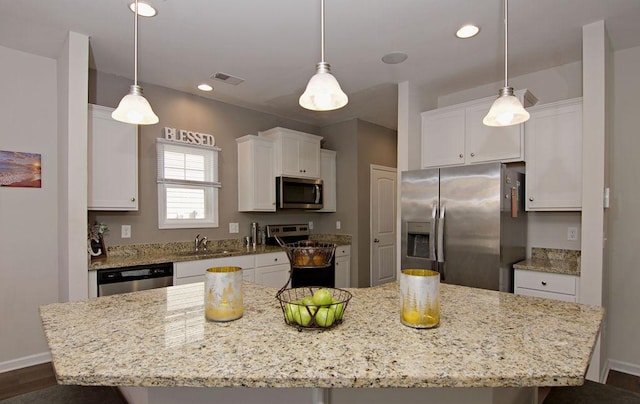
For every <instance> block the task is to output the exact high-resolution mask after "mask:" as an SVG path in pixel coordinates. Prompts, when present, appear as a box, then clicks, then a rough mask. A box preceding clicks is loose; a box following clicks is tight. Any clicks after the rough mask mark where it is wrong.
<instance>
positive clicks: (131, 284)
mask: <svg viewBox="0 0 640 404" xmlns="http://www.w3.org/2000/svg"><path fill="white" fill-rule="evenodd" d="M172 285H173V263H170V262H169V263H164V264H151V265H137V266H133V267H124V268H114V269H99V270H98V296H109V295H117V294H120V293H128V292H137V291H139V290H148V289H155V288H163V287H166V286H172Z"/></svg>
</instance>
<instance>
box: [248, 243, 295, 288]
mask: <svg viewBox="0 0 640 404" xmlns="http://www.w3.org/2000/svg"><path fill="white" fill-rule="evenodd" d="M290 269H291V265H290V264H289V258H288V257H287V253H285V252H284V251H282V252H275V253H268V254H258V255H256V266H255V283H257V284H258V285H263V286H269V287H274V288H281V287H282V286H284V285H285V283H287V281H288V280H289V271H290Z"/></svg>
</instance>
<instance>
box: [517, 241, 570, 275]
mask: <svg viewBox="0 0 640 404" xmlns="http://www.w3.org/2000/svg"><path fill="white" fill-rule="evenodd" d="M580 256H581V254H580V251H575V250H561V249H555V248H536V247H534V248H532V249H531V258H530V259H527V260H524V261H520V262H517V263H515V264H513V267H514V268H515V269H527V270H530V271H539V272H550V273H556V274H565V275H575V276H580V261H581V260H580Z"/></svg>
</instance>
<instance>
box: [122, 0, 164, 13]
mask: <svg viewBox="0 0 640 404" xmlns="http://www.w3.org/2000/svg"><path fill="white" fill-rule="evenodd" d="M129 10H131V12H133V13H135V12H136V3H135V2H133V3H131V4H129ZM156 14H158V12H157V11H156V9H155V8H153V6H152V5H151V4H149V3H145V2H144V1H138V15H139V16H142V17H154V16H155V15H156Z"/></svg>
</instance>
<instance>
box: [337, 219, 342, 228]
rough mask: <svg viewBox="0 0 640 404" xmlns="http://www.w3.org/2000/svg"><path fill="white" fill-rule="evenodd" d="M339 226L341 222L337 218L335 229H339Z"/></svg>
mask: <svg viewBox="0 0 640 404" xmlns="http://www.w3.org/2000/svg"><path fill="white" fill-rule="evenodd" d="M341 227H342V223H340V221H339V220H336V230H340V228H341Z"/></svg>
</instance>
